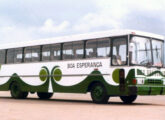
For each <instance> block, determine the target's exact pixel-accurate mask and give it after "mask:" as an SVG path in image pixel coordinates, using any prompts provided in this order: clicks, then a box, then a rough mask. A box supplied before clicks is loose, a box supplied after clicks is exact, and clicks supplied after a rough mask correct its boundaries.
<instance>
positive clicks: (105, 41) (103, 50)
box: [97, 38, 110, 57]
mask: <svg viewBox="0 0 165 120" xmlns="http://www.w3.org/2000/svg"><path fill="white" fill-rule="evenodd" d="M109 56H110V38H101V39H99V40H98V43H97V57H109Z"/></svg>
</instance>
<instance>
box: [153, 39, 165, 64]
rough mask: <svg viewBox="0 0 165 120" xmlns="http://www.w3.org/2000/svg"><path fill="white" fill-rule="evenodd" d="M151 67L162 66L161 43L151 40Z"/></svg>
mask: <svg viewBox="0 0 165 120" xmlns="http://www.w3.org/2000/svg"><path fill="white" fill-rule="evenodd" d="M152 52H153V66H162V65H163V56H164V55H163V42H162V41H158V40H154V39H153V40H152Z"/></svg>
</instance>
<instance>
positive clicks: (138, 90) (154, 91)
mask: <svg viewBox="0 0 165 120" xmlns="http://www.w3.org/2000/svg"><path fill="white" fill-rule="evenodd" d="M128 94H129V95H165V86H148V85H136V86H129V87H128Z"/></svg>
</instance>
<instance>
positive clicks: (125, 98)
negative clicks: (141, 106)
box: [120, 95, 137, 104]
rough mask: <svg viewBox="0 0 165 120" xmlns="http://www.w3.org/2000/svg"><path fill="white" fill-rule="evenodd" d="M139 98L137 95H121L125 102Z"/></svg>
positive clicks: (129, 102)
mask: <svg viewBox="0 0 165 120" xmlns="http://www.w3.org/2000/svg"><path fill="white" fill-rule="evenodd" d="M136 98H137V95H130V96H120V99H121V100H122V101H123V103H125V104H131V103H133V102H134V101H135V100H136Z"/></svg>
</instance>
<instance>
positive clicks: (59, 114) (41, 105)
mask: <svg viewBox="0 0 165 120" xmlns="http://www.w3.org/2000/svg"><path fill="white" fill-rule="evenodd" d="M0 110H1V111H0V120H165V96H139V97H138V98H137V100H136V101H135V102H134V103H133V104H131V105H124V104H123V103H122V102H121V100H120V99H119V98H118V97H114V98H110V100H109V103H108V104H103V105H98V104H94V103H92V101H91V98H90V94H85V95H84V94H60V93H56V94H54V96H53V97H52V99H50V100H38V98H37V95H36V94H33V95H32V94H30V95H29V96H28V99H25V100H15V99H12V98H11V97H10V93H9V92H0Z"/></svg>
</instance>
